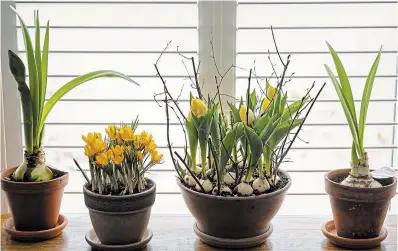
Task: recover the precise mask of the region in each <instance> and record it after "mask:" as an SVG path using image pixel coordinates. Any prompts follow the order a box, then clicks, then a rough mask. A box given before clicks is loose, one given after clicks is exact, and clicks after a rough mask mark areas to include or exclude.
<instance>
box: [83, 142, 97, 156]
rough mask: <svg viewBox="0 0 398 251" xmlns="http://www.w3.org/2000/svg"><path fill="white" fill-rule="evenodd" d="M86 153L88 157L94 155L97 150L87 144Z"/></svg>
mask: <svg viewBox="0 0 398 251" xmlns="http://www.w3.org/2000/svg"><path fill="white" fill-rule="evenodd" d="M84 154H85V155H86V156H88V157H90V158H91V157H92V156H94V155H95V154H96V152H95V150H94V149H92V148H91V145H86V146H85V147H84Z"/></svg>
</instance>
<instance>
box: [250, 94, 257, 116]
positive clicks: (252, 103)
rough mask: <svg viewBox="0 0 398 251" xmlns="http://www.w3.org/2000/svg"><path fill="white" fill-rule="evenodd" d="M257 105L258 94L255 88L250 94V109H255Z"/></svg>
mask: <svg viewBox="0 0 398 251" xmlns="http://www.w3.org/2000/svg"><path fill="white" fill-rule="evenodd" d="M256 105H257V94H256V90H255V89H254V90H253V91H252V93H251V94H250V109H252V111H255V109H256Z"/></svg>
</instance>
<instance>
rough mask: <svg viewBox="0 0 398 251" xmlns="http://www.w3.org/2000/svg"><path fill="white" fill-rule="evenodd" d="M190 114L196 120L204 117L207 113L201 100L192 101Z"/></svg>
mask: <svg viewBox="0 0 398 251" xmlns="http://www.w3.org/2000/svg"><path fill="white" fill-rule="evenodd" d="M191 112H192V113H193V115H195V116H196V117H198V118H201V117H204V116H205V115H206V113H207V106H206V105H205V103H203V101H202V100H201V99H192V101H191Z"/></svg>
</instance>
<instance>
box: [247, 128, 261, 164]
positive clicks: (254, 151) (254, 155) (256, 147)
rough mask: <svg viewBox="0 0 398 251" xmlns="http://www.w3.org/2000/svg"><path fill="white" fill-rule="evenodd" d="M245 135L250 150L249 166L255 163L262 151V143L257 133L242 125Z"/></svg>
mask: <svg viewBox="0 0 398 251" xmlns="http://www.w3.org/2000/svg"><path fill="white" fill-rule="evenodd" d="M244 129H245V135H246V139H247V142H248V143H249V146H250V150H251V157H250V166H251V167H253V166H255V165H257V162H258V160H259V159H260V157H261V154H262V153H263V143H262V142H261V138H260V137H259V136H258V135H257V133H256V132H255V131H254V130H253V129H252V128H250V127H248V126H246V125H244Z"/></svg>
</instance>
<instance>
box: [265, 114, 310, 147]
mask: <svg viewBox="0 0 398 251" xmlns="http://www.w3.org/2000/svg"><path fill="white" fill-rule="evenodd" d="M303 121H304V120H303V119H295V120H294V121H293V120H286V121H284V122H282V123H280V124H279V125H278V126H277V127H276V129H275V132H274V133H273V135H272V139H271V142H272V143H270V145H271V148H274V147H275V146H277V145H278V144H279V142H280V141H281V140H282V139H283V138H285V137H286V135H288V134H289V133H290V132H291V131H292V130H293V129H294V128H295V127H297V126H298V125H300V124H301V123H302V122H303Z"/></svg>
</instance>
